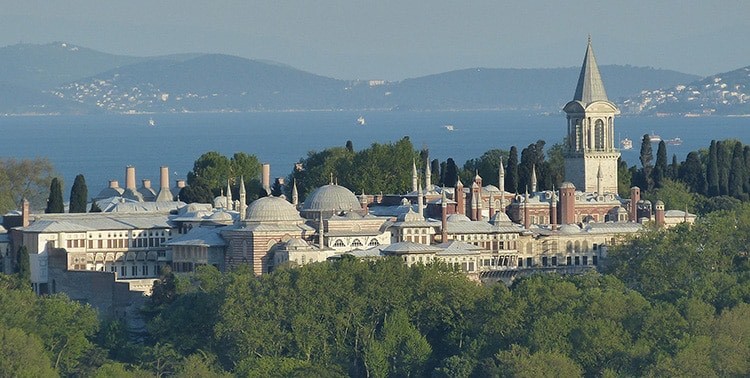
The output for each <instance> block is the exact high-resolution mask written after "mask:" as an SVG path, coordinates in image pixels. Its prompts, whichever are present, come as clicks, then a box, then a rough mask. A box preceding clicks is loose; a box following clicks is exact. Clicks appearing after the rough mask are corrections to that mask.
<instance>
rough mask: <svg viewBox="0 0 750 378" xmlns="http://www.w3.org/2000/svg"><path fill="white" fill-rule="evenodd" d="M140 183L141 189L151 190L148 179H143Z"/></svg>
mask: <svg viewBox="0 0 750 378" xmlns="http://www.w3.org/2000/svg"><path fill="white" fill-rule="evenodd" d="M141 182H142V183H143V187H144V188H146V189H150V188H151V180H149V179H143V180H141Z"/></svg>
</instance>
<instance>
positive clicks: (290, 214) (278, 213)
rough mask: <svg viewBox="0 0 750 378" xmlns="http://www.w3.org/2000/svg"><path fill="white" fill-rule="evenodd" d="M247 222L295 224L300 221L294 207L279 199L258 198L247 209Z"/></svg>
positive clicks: (271, 197) (270, 197)
mask: <svg viewBox="0 0 750 378" xmlns="http://www.w3.org/2000/svg"><path fill="white" fill-rule="evenodd" d="M246 220H247V221H248V222H296V221H301V220H302V218H300V216H299V213H298V212H297V209H295V208H294V205H292V204H291V203H289V202H287V201H285V200H284V199H281V198H279V197H273V196H269V197H263V198H258V199H257V200H255V201H253V203H251V204H250V207H248V208H247V219H246Z"/></svg>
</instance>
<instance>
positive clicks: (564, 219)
mask: <svg viewBox="0 0 750 378" xmlns="http://www.w3.org/2000/svg"><path fill="white" fill-rule="evenodd" d="M575 214H576V187H575V185H573V183H571V182H564V183H563V184H562V185H561V186H560V215H561V219H560V220H561V222H560V223H561V224H563V225H565V224H573V223H575V222H576V216H575Z"/></svg>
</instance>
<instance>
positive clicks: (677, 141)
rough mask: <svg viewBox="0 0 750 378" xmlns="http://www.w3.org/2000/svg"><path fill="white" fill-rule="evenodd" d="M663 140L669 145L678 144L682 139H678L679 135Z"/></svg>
mask: <svg viewBox="0 0 750 378" xmlns="http://www.w3.org/2000/svg"><path fill="white" fill-rule="evenodd" d="M665 142H667V144H668V145H670V146H679V145H681V144H682V139H680V137H674V138H672V139H667V140H666V141H665Z"/></svg>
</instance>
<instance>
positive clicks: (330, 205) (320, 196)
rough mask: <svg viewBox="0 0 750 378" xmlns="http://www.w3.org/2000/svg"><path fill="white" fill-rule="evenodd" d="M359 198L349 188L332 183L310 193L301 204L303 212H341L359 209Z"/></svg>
mask: <svg viewBox="0 0 750 378" xmlns="http://www.w3.org/2000/svg"><path fill="white" fill-rule="evenodd" d="M360 206H361V205H360V204H359V200H357V196H355V195H354V193H352V192H351V191H350V190H349V189H347V188H345V187H343V186H338V185H334V184H329V185H323V186H321V187H320V188H318V189H315V191H314V192H312V193H310V195H309V196H307V199H305V203H304V204H303V205H302V211H303V212H321V211H324V212H331V211H332V212H336V213H338V212H342V211H349V210H359V209H360Z"/></svg>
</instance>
